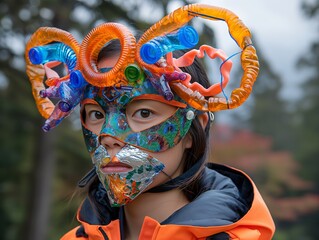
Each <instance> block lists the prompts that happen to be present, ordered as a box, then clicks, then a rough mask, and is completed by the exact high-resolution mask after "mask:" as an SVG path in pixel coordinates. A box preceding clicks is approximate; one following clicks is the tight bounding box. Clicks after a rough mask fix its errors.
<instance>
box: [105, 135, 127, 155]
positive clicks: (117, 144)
mask: <svg viewBox="0 0 319 240" xmlns="http://www.w3.org/2000/svg"><path fill="white" fill-rule="evenodd" d="M100 143H101V145H103V146H104V147H105V149H106V150H107V152H108V153H109V154H110V157H111V158H113V157H114V156H115V155H116V154H117V153H118V152H119V151H120V150H121V149H122V148H123V147H124V145H125V144H124V143H123V142H121V141H120V140H118V139H116V138H114V137H112V136H110V135H101V136H100Z"/></svg>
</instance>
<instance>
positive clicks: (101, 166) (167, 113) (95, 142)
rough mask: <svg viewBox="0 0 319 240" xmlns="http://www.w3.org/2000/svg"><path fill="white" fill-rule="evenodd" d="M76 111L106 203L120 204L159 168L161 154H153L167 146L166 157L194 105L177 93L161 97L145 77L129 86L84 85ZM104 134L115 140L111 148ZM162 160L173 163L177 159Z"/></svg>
mask: <svg viewBox="0 0 319 240" xmlns="http://www.w3.org/2000/svg"><path fill="white" fill-rule="evenodd" d="M81 115H82V125H83V133H84V137H85V142H86V145H87V148H88V151H89V152H90V154H91V157H92V161H93V163H94V164H95V166H96V171H97V175H98V177H99V179H100V181H101V182H102V184H103V185H104V187H105V188H106V190H107V192H108V196H109V199H110V203H111V204H112V205H113V206H120V205H124V204H126V203H128V202H130V201H132V200H133V199H134V198H135V197H136V196H138V195H139V194H140V193H141V192H143V191H144V190H145V189H146V188H147V187H148V186H149V185H150V184H152V182H153V179H154V177H155V176H156V175H157V174H159V172H160V171H162V170H163V169H164V167H165V166H164V164H163V163H162V159H161V161H159V160H158V159H157V158H154V156H156V157H157V156H159V158H161V157H160V155H161V153H162V152H165V153H166V152H167V153H168V155H167V156H165V159H169V158H170V157H171V156H170V154H171V153H173V152H174V150H170V149H172V148H174V147H175V146H176V145H180V142H181V140H182V139H183V138H184V137H185V135H186V134H187V132H188V130H189V127H190V125H191V122H192V120H193V118H194V109H192V108H191V107H189V106H188V105H186V104H184V103H183V102H182V100H181V99H179V98H178V97H175V98H174V99H172V100H170V101H168V100H166V99H165V98H164V97H163V95H162V94H161V93H160V92H159V91H158V89H157V88H156V85H154V83H152V81H151V80H149V79H146V80H144V81H143V82H142V83H141V84H140V85H136V86H135V87H133V86H120V87H109V88H98V87H93V86H91V85H89V86H87V87H86V89H85V92H84V94H83V100H82V114H81ZM106 138H109V139H112V140H113V141H117V143H116V144H117V146H118V147H117V149H116V151H114V148H112V147H107V146H109V143H105V139H106ZM112 144H113V143H112ZM175 149H178V150H175V151H176V152H180V153H181V154H179V155H178V156H179V158H178V159H179V160H178V161H181V159H182V152H183V149H182V148H175ZM165 153H164V155H165ZM153 155H154V156H153ZM169 160H171V161H174V160H175V159H174V158H173V159H169ZM164 161H165V160H164ZM165 165H166V163H165ZM167 165H168V166H171V165H172V166H174V167H173V168H177V167H178V166H179V165H180V163H171V162H167ZM170 173H171V172H170ZM170 173H169V174H170ZM172 173H173V172H172Z"/></svg>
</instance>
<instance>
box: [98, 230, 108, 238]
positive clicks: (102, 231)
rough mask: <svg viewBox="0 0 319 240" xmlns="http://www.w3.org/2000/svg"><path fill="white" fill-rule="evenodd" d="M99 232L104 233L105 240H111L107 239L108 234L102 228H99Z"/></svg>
mask: <svg viewBox="0 0 319 240" xmlns="http://www.w3.org/2000/svg"><path fill="white" fill-rule="evenodd" d="M99 231H100V232H101V233H102V235H103V237H104V239H105V240H109V238H108V237H107V235H106V233H105V232H104V230H103V228H102V227H99Z"/></svg>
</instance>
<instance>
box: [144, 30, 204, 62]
mask: <svg viewBox="0 0 319 240" xmlns="http://www.w3.org/2000/svg"><path fill="white" fill-rule="evenodd" d="M198 41H199V36H198V33H197V32H196V30H195V29H194V28H193V27H191V26H184V27H182V28H180V29H179V30H178V31H177V32H175V33H172V34H168V35H165V36H161V37H156V38H154V39H152V40H151V41H149V42H147V43H145V44H143V46H142V47H141V50H140V55H141V58H142V59H143V61H144V62H146V63H148V64H154V63H156V62H157V61H158V60H159V59H160V58H161V57H163V56H164V55H165V54H167V53H169V52H172V51H175V50H180V49H189V48H192V47H194V46H195V45H196V44H197V43H198Z"/></svg>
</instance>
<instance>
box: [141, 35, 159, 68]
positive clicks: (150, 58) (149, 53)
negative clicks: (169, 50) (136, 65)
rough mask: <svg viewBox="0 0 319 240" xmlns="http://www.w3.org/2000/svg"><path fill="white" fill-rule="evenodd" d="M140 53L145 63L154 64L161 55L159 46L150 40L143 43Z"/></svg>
mask: <svg viewBox="0 0 319 240" xmlns="http://www.w3.org/2000/svg"><path fill="white" fill-rule="evenodd" d="M140 55H141V58H142V59H143V61H144V62H146V63H147V64H154V63H156V62H157V61H158V60H159V59H160V58H161V57H162V56H163V52H162V49H161V47H160V46H159V45H158V44H157V43H156V42H155V41H152V40H151V41H149V42H147V43H145V44H143V46H142V47H141V50H140Z"/></svg>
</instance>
